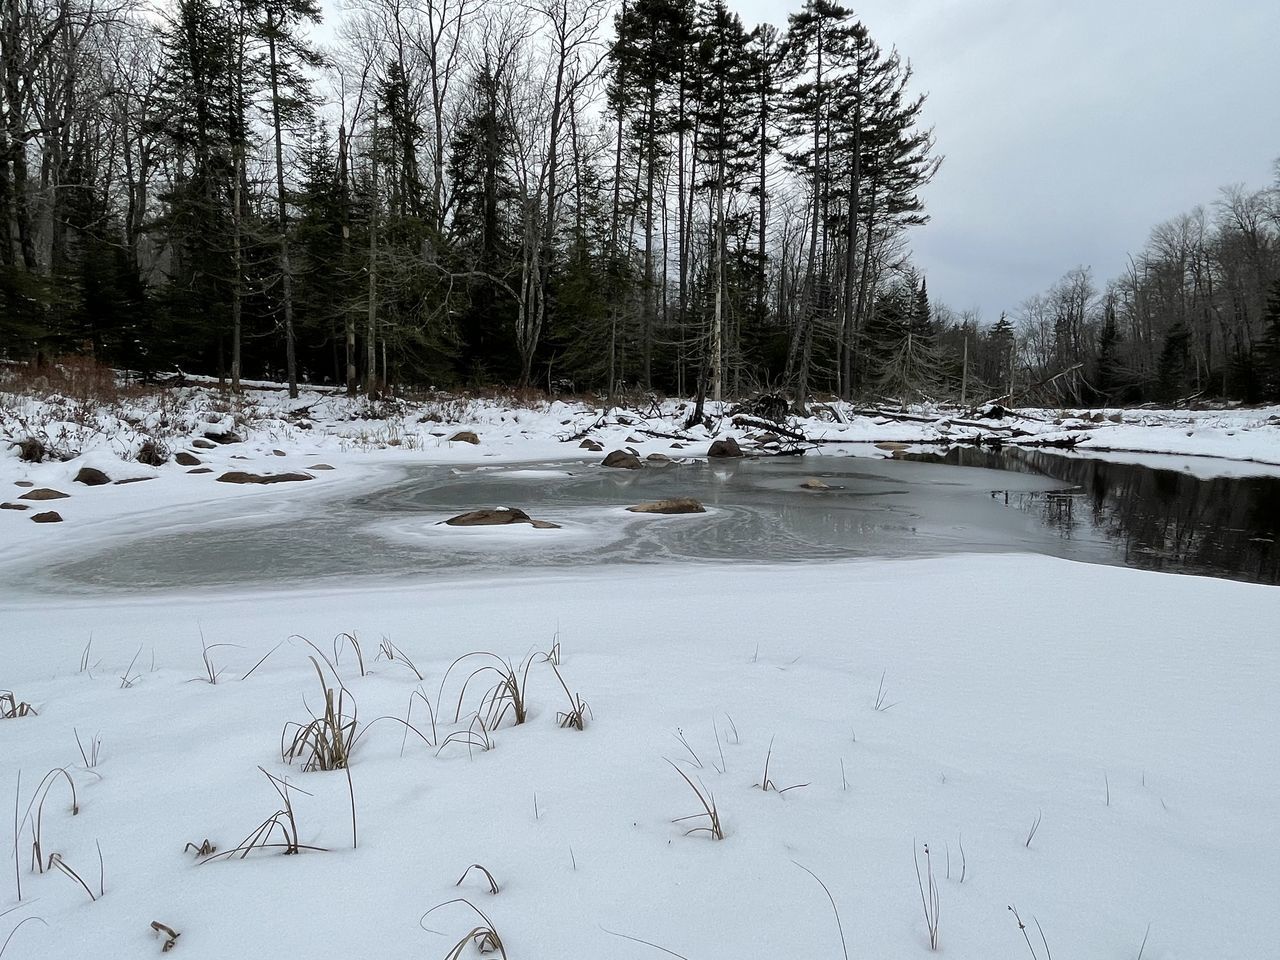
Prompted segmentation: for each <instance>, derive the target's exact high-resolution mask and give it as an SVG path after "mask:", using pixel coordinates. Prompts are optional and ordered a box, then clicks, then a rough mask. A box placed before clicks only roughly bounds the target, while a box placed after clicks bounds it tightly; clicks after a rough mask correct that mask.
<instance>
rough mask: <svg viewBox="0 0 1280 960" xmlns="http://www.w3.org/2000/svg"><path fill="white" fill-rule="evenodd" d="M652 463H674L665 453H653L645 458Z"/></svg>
mask: <svg viewBox="0 0 1280 960" xmlns="http://www.w3.org/2000/svg"><path fill="white" fill-rule="evenodd" d="M645 459H646V460H648V461H649V462H650V463H674V462H675V461H673V460H672V459H671V458H670V457H668V456H667V455H666V454H665V453H651V454H649V455H648V456H647V457H645Z"/></svg>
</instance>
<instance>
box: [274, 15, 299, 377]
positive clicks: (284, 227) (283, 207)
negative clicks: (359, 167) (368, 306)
mask: <svg viewBox="0 0 1280 960" xmlns="http://www.w3.org/2000/svg"><path fill="white" fill-rule="evenodd" d="M277 26H278V23H277V22H276V19H275V12H274V11H273V10H272V9H271V8H268V10H267V31H268V34H267V55H268V61H269V69H270V83H271V126H272V128H273V129H274V131H275V137H276V144H275V146H276V149H275V155H276V157H275V159H276V204H277V211H278V216H279V230H280V299H281V308H282V312H283V314H284V358H285V360H284V362H285V374H286V376H287V377H288V379H289V397H290V398H291V399H297V396H298V357H297V345H296V343H295V342H294V331H293V270H292V268H291V266H290V263H289V211H288V197H287V195H286V194H285V190H284V139H283V137H282V135H281V126H282V124H281V117H280V109H281V108H280V70H279V64H278V62H277V59H276V33H275V31H276V28H277Z"/></svg>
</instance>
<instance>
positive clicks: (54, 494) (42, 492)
mask: <svg viewBox="0 0 1280 960" xmlns="http://www.w3.org/2000/svg"><path fill="white" fill-rule="evenodd" d="M69 496H71V494H69V493H63V492H62V491H61V490H52V489H50V488H49V487H36V488H35V489H34V490H29V491H27V492H26V493H24V494H23V495H22V496H20V497H19V498H18V499H19V500H65V499H66V498H67V497H69Z"/></svg>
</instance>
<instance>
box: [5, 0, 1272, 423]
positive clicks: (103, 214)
mask: <svg viewBox="0 0 1280 960" xmlns="http://www.w3.org/2000/svg"><path fill="white" fill-rule="evenodd" d="M321 14H322V11H321V9H320V7H319V6H318V4H317V2H316V0H174V2H169V3H167V4H164V5H162V6H161V7H159V8H158V9H157V8H143V7H142V6H138V5H134V4H132V3H130V2H128V0H106V2H103V0H8V2H6V4H5V6H4V13H3V22H0V71H2V74H3V75H2V77H0V108H2V111H3V122H2V123H0V158H2V159H3V162H2V163H0V357H7V358H8V359H9V360H11V361H19V362H37V363H40V362H48V361H49V360H52V359H55V358H58V357H63V356H68V355H82V356H91V357H92V358H94V359H95V360H97V361H99V362H102V363H107V364H111V365H113V366H115V367H118V368H122V369H125V370H129V371H136V372H137V373H138V374H140V375H143V376H160V375H172V374H173V373H175V372H179V371H180V372H184V373H188V374H205V375H212V376H216V377H218V378H219V380H220V381H222V382H224V383H226V384H227V385H229V386H230V387H231V388H232V389H237V388H238V387H239V386H240V383H241V381H242V380H255V379H273V380H280V381H283V382H287V383H288V384H289V387H290V390H291V392H295V393H296V390H297V384H298V383H299V382H311V383H329V384H341V385H345V387H346V388H347V390H348V391H349V392H351V393H353V394H354V393H356V392H357V391H360V390H364V391H368V392H370V393H372V392H375V391H395V390H405V389H414V388H424V387H439V388H489V387H495V386H514V387H522V388H534V389H541V390H546V391H548V392H552V393H574V392H586V391H596V392H603V393H605V394H606V395H608V396H610V397H613V396H615V395H616V394H618V393H620V392H625V391H645V392H649V391H652V392H658V393H667V394H679V395H683V396H697V397H698V399H699V401H700V403H699V407H698V409H699V410H701V401H702V400H703V399H713V400H714V399H720V398H726V399H727V398H733V397H741V396H744V395H748V394H752V393H757V392H761V391H774V392H783V393H785V394H786V395H787V396H789V397H790V398H792V400H793V402H795V403H796V404H797V406H799V407H803V405H804V404H805V402H806V400H807V399H808V398H809V397H811V396H812V395H814V394H816V393H823V394H829V395H835V396H839V397H841V398H844V399H868V398H869V399H881V398H892V399H895V400H898V401H900V402H913V401H920V400H940V399H953V400H960V401H962V402H969V403H972V402H978V401H986V400H1002V401H1004V402H1006V403H1013V402H1015V401H1017V402H1031V401H1033V400H1034V401H1036V402H1043V403H1056V404H1085V403H1109V404H1120V403H1140V402H1149V401H1156V402H1164V403H1174V402H1191V401H1193V400H1196V399H1199V398H1230V399H1235V400H1242V401H1248V402H1257V401H1262V400H1268V399H1270V400H1280V166H1277V176H1276V182H1275V184H1273V185H1272V186H1270V187H1267V188H1263V189H1258V190H1250V189H1246V188H1245V187H1240V186H1237V187H1230V188H1227V189H1224V191H1223V192H1222V194H1221V196H1220V197H1219V198H1217V199H1216V200H1214V201H1212V202H1210V203H1209V205H1208V206H1207V207H1198V208H1196V209H1195V210H1193V211H1191V212H1190V213H1188V214H1185V215H1183V216H1179V217H1176V218H1174V219H1172V220H1170V221H1168V222H1167V223H1164V224H1161V225H1159V226H1157V227H1156V228H1155V229H1154V230H1153V231H1152V233H1151V235H1150V239H1149V240H1148V242H1147V243H1146V245H1145V246H1144V247H1143V248H1142V249H1141V250H1139V251H1137V252H1135V253H1134V254H1133V255H1132V256H1131V257H1130V259H1129V262H1128V265H1127V268H1126V269H1125V271H1124V272H1123V274H1121V275H1120V276H1118V277H1114V278H1111V279H1107V280H1099V279H1097V278H1095V277H1094V276H1093V274H1092V271H1091V270H1089V269H1087V268H1083V267H1077V268H1075V269H1072V270H1070V271H1068V272H1067V273H1065V274H1064V276H1063V277H1062V279H1061V280H1060V281H1059V282H1058V283H1056V284H1054V285H1053V286H1052V287H1051V288H1050V289H1049V290H1047V291H1045V292H1043V293H1041V294H1038V295H1035V296H1032V297H1030V298H1029V299H1027V300H1026V301H1025V302H1023V303H1022V304H1019V305H1011V306H1010V309H1009V310H1008V311H1007V312H1005V313H1003V314H1001V315H1000V317H999V318H993V317H982V316H979V315H978V314H977V312H976V311H973V310H956V309H954V308H952V307H951V306H949V305H947V304H945V303H942V302H934V301H932V300H931V298H930V294H929V291H928V284H927V277H926V276H925V275H924V274H923V273H922V272H921V270H920V269H919V267H918V265H917V264H915V263H913V259H912V253H911V240H910V238H911V235H912V231H913V230H918V229H921V228H924V227H925V225H926V224H927V222H928V220H929V214H928V212H927V210H926V206H925V194H926V190H925V188H926V187H927V186H928V184H929V183H930V181H931V180H932V179H933V178H934V177H935V175H936V174H937V172H938V169H939V166H940V164H941V163H942V161H943V158H942V154H941V152H940V150H939V145H938V144H937V143H935V138H934V134H933V131H932V129H931V128H930V127H929V126H928V125H927V123H926V117H925V116H924V108H925V102H926V94H925V92H924V91H922V90H919V89H917V84H916V83H915V81H914V78H913V74H912V68H911V63H910V60H909V58H908V57H907V55H906V53H905V52H902V51H900V50H899V49H898V47H897V46H896V45H895V43H894V41H893V38H889V37H885V38H878V37H873V36H872V35H871V32H870V31H869V30H868V28H867V27H866V26H865V24H864V23H863V22H861V21H860V20H859V18H858V17H857V15H856V14H855V13H854V12H853V11H852V10H850V9H848V8H846V7H843V6H841V5H839V4H838V3H835V2H832V0H805V2H804V4H803V6H802V7H801V8H800V9H799V10H798V11H796V12H794V13H792V14H790V15H789V16H788V17H787V21H786V24H785V26H784V27H782V28H779V27H775V26H773V25H770V24H759V25H748V24H744V23H743V22H742V20H741V18H740V17H739V16H738V14H736V13H735V12H734V11H733V10H731V9H730V8H729V6H728V5H727V4H726V2H725V0H623V2H621V3H620V4H619V3H613V2H609V3H606V2H604V0H531V2H528V3H522V4H493V3H481V2H479V0H353V2H351V3H350V4H349V5H347V6H345V7H344V8H343V9H342V10H341V11H340V12H339V13H338V14H337V15H336V17H335V19H334V21H333V22H329V23H325V24H323V26H322V24H321ZM1206 199H1208V198H1206ZM1046 229H1052V224H1046ZM1064 266H1066V265H1064Z"/></svg>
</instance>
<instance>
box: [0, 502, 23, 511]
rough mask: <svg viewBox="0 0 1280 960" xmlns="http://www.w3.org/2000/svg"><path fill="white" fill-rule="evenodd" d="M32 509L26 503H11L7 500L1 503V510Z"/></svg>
mask: <svg viewBox="0 0 1280 960" xmlns="http://www.w3.org/2000/svg"><path fill="white" fill-rule="evenodd" d="M29 509H31V508H30V507H28V506H27V505H26V504H25V503H9V502H8V501H7V500H6V501H5V502H4V503H0V510H29Z"/></svg>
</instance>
